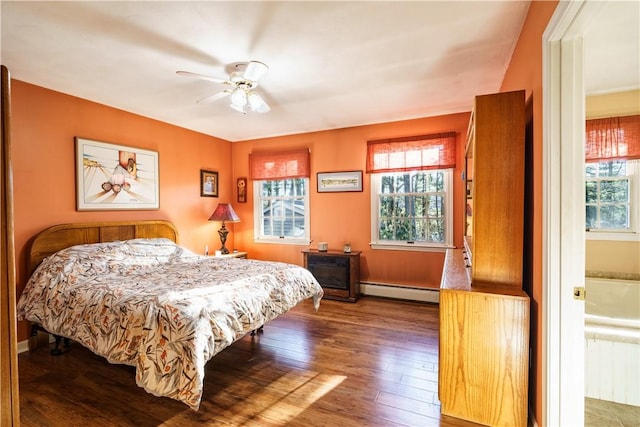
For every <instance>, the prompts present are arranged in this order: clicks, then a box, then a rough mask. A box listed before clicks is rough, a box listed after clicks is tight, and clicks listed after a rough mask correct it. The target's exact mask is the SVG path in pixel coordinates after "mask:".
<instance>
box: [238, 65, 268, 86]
mask: <svg viewBox="0 0 640 427" xmlns="http://www.w3.org/2000/svg"><path fill="white" fill-rule="evenodd" d="M268 69H269V67H267V65H266V64H263V63H262V62H260V61H251V62H249V63H248V64H247V68H246V69H245V70H244V78H245V79H247V80H251V81H252V82H257V81H258V79H260V77H262V76H263V75H264V73H266V72H267V70H268Z"/></svg>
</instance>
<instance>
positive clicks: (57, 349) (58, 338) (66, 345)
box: [51, 335, 70, 356]
mask: <svg viewBox="0 0 640 427" xmlns="http://www.w3.org/2000/svg"><path fill="white" fill-rule="evenodd" d="M54 338H55V339H56V345H55V347H54V348H53V349H52V350H51V355H52V356H60V355H61V354H62V353H64V352H65V351H67V350H68V349H69V347H70V344H69V338H62V337H61V336H59V335H54ZM60 341H64V348H63V349H62V350H61V349H60Z"/></svg>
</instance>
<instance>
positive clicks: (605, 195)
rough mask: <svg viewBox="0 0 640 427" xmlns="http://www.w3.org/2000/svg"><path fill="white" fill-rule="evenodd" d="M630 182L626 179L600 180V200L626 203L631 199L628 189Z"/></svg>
mask: <svg viewBox="0 0 640 427" xmlns="http://www.w3.org/2000/svg"><path fill="white" fill-rule="evenodd" d="M628 184H629V182H628V181H626V180H615V181H605V180H602V181H600V201H601V202H605V203H606V202H614V203H615V202H618V203H624V202H626V201H627V200H629V192H628V191H627V188H628Z"/></svg>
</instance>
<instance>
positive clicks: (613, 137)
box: [585, 115, 640, 240]
mask: <svg viewBox="0 0 640 427" xmlns="http://www.w3.org/2000/svg"><path fill="white" fill-rule="evenodd" d="M639 159H640V115H632V116H620V117H605V118H599V119H590V120H587V121H586V126H585V160H586V165H585V220H586V221H585V228H586V230H587V238H588V239H607V240H610V239H613V240H638V238H639V237H640V235H639V234H638V231H639V230H640V225H639V223H640V206H639V205H640V200H639V199H640V191H639V190H638V187H639V184H640V178H639V176H640V160H639Z"/></svg>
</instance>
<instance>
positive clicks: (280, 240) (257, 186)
mask: <svg viewBox="0 0 640 427" xmlns="http://www.w3.org/2000/svg"><path fill="white" fill-rule="evenodd" d="M300 179H303V180H304V232H305V235H304V237H291V236H281V237H273V236H264V235H262V200H263V197H262V183H263V182H265V181H282V179H277V180H275V179H274V180H255V181H253V194H255V197H254V198H253V236H254V238H253V241H254V242H255V243H270V244H274V243H275V244H279V245H309V244H310V243H311V237H310V236H311V230H310V223H311V221H310V211H311V210H310V209H309V178H300Z"/></svg>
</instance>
